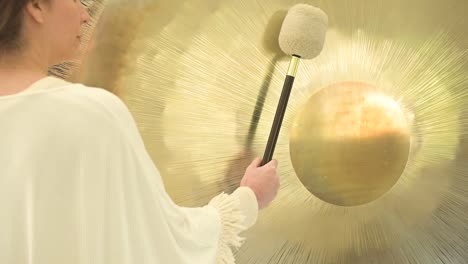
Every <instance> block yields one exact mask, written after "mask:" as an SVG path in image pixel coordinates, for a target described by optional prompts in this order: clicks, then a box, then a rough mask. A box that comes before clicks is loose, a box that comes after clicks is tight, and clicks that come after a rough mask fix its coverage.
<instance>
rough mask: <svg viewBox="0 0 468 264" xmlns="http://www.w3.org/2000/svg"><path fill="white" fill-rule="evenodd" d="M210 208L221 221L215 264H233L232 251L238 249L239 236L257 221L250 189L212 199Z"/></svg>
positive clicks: (253, 197)
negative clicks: (214, 209) (214, 210)
mask: <svg viewBox="0 0 468 264" xmlns="http://www.w3.org/2000/svg"><path fill="white" fill-rule="evenodd" d="M209 205H210V206H212V207H214V208H216V210H217V211H218V213H219V217H220V220H221V233H220V239H219V248H218V254H217V257H216V263H217V264H233V263H235V258H234V253H233V251H232V250H233V249H236V250H237V249H239V248H240V247H241V246H242V244H243V242H244V238H242V237H241V236H240V235H239V234H240V233H241V232H242V231H245V230H246V229H248V228H250V227H251V226H252V225H253V224H254V223H255V222H256V219H257V215H258V204H257V200H256V198H255V194H254V193H253V191H252V190H251V189H250V188H247V187H240V188H238V189H237V190H236V191H235V192H234V193H233V194H232V195H228V194H225V193H223V194H220V195H218V196H216V197H214V198H213V199H212V200H211V201H210V203H209Z"/></svg>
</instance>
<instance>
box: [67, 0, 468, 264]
mask: <svg viewBox="0 0 468 264" xmlns="http://www.w3.org/2000/svg"><path fill="white" fill-rule="evenodd" d="M108 1H109V2H110V3H114V5H113V7H112V8H107V10H108V11H107V15H108V17H110V19H109V21H114V22H116V23H112V24H107V27H108V28H106V29H105V30H103V32H102V34H101V35H100V40H99V41H98V42H97V48H98V50H99V52H100V53H91V55H90V56H91V57H92V60H91V61H94V62H98V63H97V66H93V67H89V68H90V69H91V70H92V71H93V72H92V73H89V72H88V73H87V74H84V76H86V78H85V79H86V80H87V81H88V82H89V83H91V84H96V85H97V84H102V85H109V86H110V87H108V89H110V90H112V91H114V92H115V93H117V94H118V95H119V96H120V97H121V98H122V99H124V101H125V102H126V103H127V104H128V106H129V108H130V110H131V111H132V112H133V114H134V115H135V118H136V120H137V123H138V125H139V128H140V131H141V132H142V135H143V137H144V139H145V142H146V145H147V149H148V151H149V153H150V154H151V156H152V157H153V159H154V161H155V163H156V165H157V166H158V168H159V169H160V171H161V174H162V175H163V178H164V180H165V182H166V184H167V189H168V191H169V192H170V194H171V196H172V197H174V199H175V200H176V201H177V202H179V203H180V204H182V205H190V206H194V205H203V204H205V203H206V202H207V201H208V200H209V199H210V198H211V197H212V196H213V195H216V194H217V193H219V192H220V191H229V190H233V189H235V188H236V187H237V184H238V182H239V180H240V177H242V175H243V168H245V166H246V165H247V164H248V163H249V162H250V160H251V159H253V157H254V156H261V155H262V154H263V150H264V148H265V145H266V141H267V138H268V134H269V131H270V126H271V121H272V119H273V116H274V113H275V111H276V106H277V103H278V99H279V96H280V93H281V87H282V84H283V81H284V74H285V72H286V70H287V66H288V61H287V58H285V57H284V56H278V55H277V54H274V52H273V51H271V50H269V49H267V48H266V47H265V45H264V43H263V42H262V41H264V39H263V36H262V35H263V33H264V30H265V27H266V26H267V24H268V23H269V20H270V18H271V17H272V16H273V14H275V13H276V12H277V11H279V10H287V8H289V7H290V6H292V5H293V4H294V3H298V2H300V1H293V0H291V1H289V0H283V1H280V0H274V1H271V0H269V1H267V0H255V1H252V0H236V1H234V0H224V1H217V0H210V1H205V2H203V4H200V3H199V2H197V1H166V0H164V1H152V0H140V1H138V4H136V2H134V3H135V4H130V3H129V2H128V1H127V2H128V3H127V2H126V1H125V0H108ZM306 2H308V3H311V4H315V5H317V6H319V7H322V8H323V9H324V10H325V11H326V12H327V13H328V14H329V17H330V30H329V34H328V36H327V41H326V45H325V48H324V51H323V52H322V54H321V55H320V56H319V57H318V58H316V59H315V60H312V61H303V62H302V63H301V66H300V69H299V73H298V78H297V80H296V83H295V85H294V89H293V91H292V94H291V98H290V102H289V104H288V106H289V107H288V110H287V112H286V116H285V119H284V123H283V127H282V130H281V131H282V132H281V134H280V138H279V140H278V144H277V147H276V152H275V158H277V159H278V160H280V173H281V176H282V181H283V183H282V189H281V192H280V195H279V197H278V199H277V202H275V203H274V204H273V205H272V206H271V208H269V209H268V210H265V211H263V212H262V213H261V217H260V218H259V223H258V224H257V226H256V227H255V228H254V229H253V230H251V231H249V232H248V234H247V236H248V238H249V239H248V240H247V243H246V245H245V246H244V247H243V248H242V249H241V251H240V252H239V254H238V261H239V263H416V262H420V263H432V262H434V261H435V260H438V261H439V262H442V263H461V261H463V260H464V259H467V258H468V252H467V249H466V246H464V241H468V231H467V229H466V226H468V220H467V219H468V217H467V216H466V213H465V212H466V207H467V206H468V191H467V189H468V187H467V186H468V177H467V175H468V165H466V164H468V163H467V160H466V159H467V158H466V157H467V156H468V146H467V144H468V143H467V141H468V140H467V135H468V132H467V131H468V111H467V110H466V109H467V107H466V105H467V104H468V90H467V88H468V63H467V60H468V47H467V46H466V45H468V41H467V38H466V34H463V32H462V31H460V29H463V28H464V27H467V26H468V25H467V20H466V18H465V17H464V15H463V12H462V11H461V10H463V9H466V8H467V3H465V2H463V3H462V1H458V2H457V1H449V2H450V3H443V4H442V3H439V2H437V1H430V3H428V2H427V1H425V2H424V1H423V2H422V1H412V2H403V1H383V0H378V1H367V0H357V1H306ZM121 3H126V5H123V6H125V7H126V8H123V7H122V6H120V4H121ZM119 6H120V8H119ZM127 7H132V8H127ZM162 10H164V11H162ZM116 14H118V15H116ZM430 14H432V15H434V14H437V15H440V16H442V17H443V18H446V19H443V21H442V20H441V19H439V18H438V17H431V15H430ZM124 21H127V23H128V26H125V22H124ZM438 21H439V22H438ZM440 21H442V22H443V23H441V22H440ZM119 27H120V28H119ZM115 32H118V33H119V34H113V33H115ZM130 33H131V34H130ZM110 44H112V45H114V46H112V45H111V47H112V49H109V48H107V49H109V50H105V47H106V45H110ZM107 47H108V46H107ZM116 51H118V52H117V53H116ZM112 56H115V57H114V58H112ZM99 62H100V63H99ZM64 71H67V68H64ZM350 80H351V81H363V82H368V83H371V84H373V85H376V86H377V87H379V89H380V90H381V92H383V93H384V94H385V95H387V96H389V97H391V98H393V99H394V100H395V101H396V102H398V104H399V106H400V107H401V109H402V110H403V112H404V113H405V116H406V117H407V121H408V123H409V125H410V127H411V141H412V145H411V155H410V158H409V161H408V164H407V167H406V169H405V172H404V173H403V175H402V176H401V178H400V180H399V182H398V183H397V185H395V186H394V187H393V188H392V189H391V190H390V191H389V192H388V193H387V194H386V195H384V196H383V197H381V198H380V199H378V200H376V201H374V202H371V203H369V204H366V205H363V206H357V207H349V208H347V207H338V206H333V205H330V204H327V203H325V202H323V201H321V200H319V199H317V198H316V197H314V196H313V195H311V194H310V193H309V192H308V191H307V189H305V188H304V187H303V186H302V185H301V182H300V181H299V180H298V179H297V177H296V175H295V171H294V169H293V167H292V164H291V161H290V154H289V129H290V127H291V126H292V124H293V122H294V118H295V116H296V114H297V113H298V111H299V110H300V109H301V106H302V105H303V104H304V102H306V101H307V100H308V98H309V97H310V96H311V95H313V94H314V93H316V92H317V91H319V90H320V89H321V88H323V87H326V86H328V85H330V84H332V83H336V82H340V81H350ZM265 84H268V85H266V86H265ZM262 89H263V90H264V93H261V92H259V91H262ZM262 101H263V106H262V108H261V111H255V110H254V109H255V106H256V104H258V103H259V102H262ZM252 115H256V116H255V117H256V118H253V117H252ZM252 120H256V122H257V123H256V126H255V127H254V129H253V130H251V129H252V123H251V122H252ZM249 137H251V140H250V141H247V140H246V139H248V138H249ZM245 142H250V143H249V144H248V145H246V143H245ZM465 244H466V243H465Z"/></svg>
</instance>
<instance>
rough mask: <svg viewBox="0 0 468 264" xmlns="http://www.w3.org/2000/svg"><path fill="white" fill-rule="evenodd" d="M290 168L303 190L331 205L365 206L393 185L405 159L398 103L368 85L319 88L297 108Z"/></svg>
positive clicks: (404, 136) (405, 144)
mask: <svg viewBox="0 0 468 264" xmlns="http://www.w3.org/2000/svg"><path fill="white" fill-rule="evenodd" d="M290 142H291V143H290V144H291V147H290V149H291V160H292V165H293V167H294V169H295V171H296V173H297V175H298V177H299V178H300V179H301V182H302V183H303V184H304V186H305V187H306V188H307V189H308V190H309V191H310V192H311V193H312V194H314V195H316V196H317V197H318V198H320V199H322V200H324V201H325V202H329V203H332V204H336V205H343V206H351V205H361V204H364V203H368V202H371V201H373V200H375V199H376V198H378V197H380V196H382V195H383V194H384V193H385V192H387V191H388V190H390V188H391V187H392V186H393V185H394V184H395V183H396V182H397V180H398V179H399V178H400V176H401V174H402V173H403V170H404V168H405V165H406V162H407V160H408V154H409V144H410V140H409V128H408V124H407V122H406V119H405V116H404V113H403V111H402V110H401V109H400V107H399V105H398V103H397V102H396V101H395V100H393V99H392V98H390V97H389V96H386V95H385V94H382V93H381V92H380V91H379V90H378V89H376V88H375V87H373V86H372V85H370V84H366V83H362V82H340V83H335V84H332V85H330V86H328V87H324V88H323V89H321V90H320V91H319V92H317V93H316V94H314V95H312V96H311V97H310V99H309V100H308V101H307V102H306V103H305V104H304V105H303V106H302V110H301V111H300V112H299V114H298V116H297V117H296V119H295V121H294V122H293V124H292V131H291V138H290Z"/></svg>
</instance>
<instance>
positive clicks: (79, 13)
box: [0, 0, 89, 64]
mask: <svg viewBox="0 0 468 264" xmlns="http://www.w3.org/2000/svg"><path fill="white" fill-rule="evenodd" d="M88 20H89V15H88V13H87V11H86V9H85V7H84V6H83V5H82V4H81V2H80V0H0V51H1V52H3V53H7V54H8V53H10V52H11V53H12V52H18V51H23V50H28V49H33V50H34V52H35V53H41V54H40V55H41V56H42V57H44V59H47V62H48V63H49V64H57V63H60V62H62V61H64V60H67V59H71V58H72V57H73V56H74V55H75V52H76V50H77V49H78V47H79V45H80V42H81V41H80V38H81V28H82V26H83V24H84V23H86V22H87V21H88Z"/></svg>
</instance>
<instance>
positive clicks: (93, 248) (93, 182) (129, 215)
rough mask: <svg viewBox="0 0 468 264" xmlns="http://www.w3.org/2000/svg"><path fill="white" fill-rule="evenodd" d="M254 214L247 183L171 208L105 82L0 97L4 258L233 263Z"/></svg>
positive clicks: (14, 261) (15, 263) (62, 262)
mask: <svg viewBox="0 0 468 264" xmlns="http://www.w3.org/2000/svg"><path fill="white" fill-rule="evenodd" d="M0 85H1V84H0ZM257 213H258V207H257V201H256V198H255V194H254V193H253V192H252V190H251V189H249V188H246V187H240V188H238V189H237V190H236V191H235V192H234V193H233V194H231V195H227V194H220V195H218V196H216V197H215V198H213V200H211V202H210V203H209V204H208V205H206V206H204V207H201V208H183V207H179V206H177V205H176V204H175V203H174V202H173V201H172V200H171V199H170V197H169V196H168V194H167V193H166V191H165V189H164V186H163V182H162V179H161V176H160V174H159V172H158V170H157V168H156V167H155V165H154V163H153V162H152V160H151V158H150V156H149V155H148V153H147V152H146V149H145V146H144V144H143V141H142V139H141V136H140V134H139V132H138V129H137V126H136V124H135V122H134V119H133V118H132V116H131V114H130V112H129V111H128V109H127V108H126V106H125V104H124V103H123V102H122V101H121V100H120V99H119V98H118V97H117V96H115V95H113V94H112V93H110V92H108V91H106V90H104V89H100V88H92V87H86V86H83V85H80V84H71V83H68V82H65V81H63V80H60V79H56V78H53V77H47V78H44V79H41V80H40V81H38V82H36V83H35V84H33V85H32V86H31V87H29V88H28V89H27V90H25V91H23V92H20V93H18V94H14V95H8V96H0V263H2V264H23V263H25V264H124V263H125V264H146V263H148V264H150V263H151V264H166V263H167V264H185V263H191V264H198V263H200V264H210V263H234V262H235V261H234V257H233V255H232V251H231V249H232V248H233V247H234V248H237V247H239V246H240V245H241V243H242V238H240V237H239V233H240V232H242V231H244V230H246V229H248V228H249V227H251V226H252V225H253V224H254V223H255V222H256V219H257Z"/></svg>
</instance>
